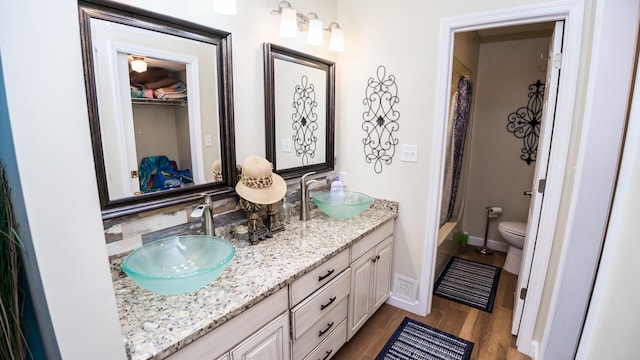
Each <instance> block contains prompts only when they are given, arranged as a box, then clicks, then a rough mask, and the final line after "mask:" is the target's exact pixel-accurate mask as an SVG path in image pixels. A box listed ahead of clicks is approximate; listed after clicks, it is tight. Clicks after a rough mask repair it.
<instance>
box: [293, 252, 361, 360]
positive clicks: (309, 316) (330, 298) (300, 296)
mask: <svg viewBox="0 0 640 360" xmlns="http://www.w3.org/2000/svg"><path fill="white" fill-rule="evenodd" d="M350 287H351V270H350V269H349V250H348V249H347V250H344V251H342V252H341V253H340V254H338V255H336V256H334V257H333V258H331V259H329V260H328V261H327V262H325V263H323V264H322V265H320V266H319V267H317V268H316V269H314V270H312V271H311V272H309V273H308V274H306V275H305V276H303V277H302V278H300V279H298V280H296V281H294V282H293V283H292V284H291V286H290V296H291V305H292V308H291V340H292V359H296V360H299V359H307V358H311V356H313V357H314V359H315V357H317V358H318V359H329V358H331V356H333V354H335V353H336V352H337V351H338V349H339V348H340V347H341V346H342V345H343V344H344V343H345V342H346V341H347V332H346V322H347V307H348V302H349V288H350ZM317 354H322V355H321V356H316V355H317Z"/></svg>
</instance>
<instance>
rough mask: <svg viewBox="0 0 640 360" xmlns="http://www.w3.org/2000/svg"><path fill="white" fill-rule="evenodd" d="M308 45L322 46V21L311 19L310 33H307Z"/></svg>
mask: <svg viewBox="0 0 640 360" xmlns="http://www.w3.org/2000/svg"><path fill="white" fill-rule="evenodd" d="M307 44H309V45H322V20H320V19H318V18H315V19H309V31H308V32H307Z"/></svg>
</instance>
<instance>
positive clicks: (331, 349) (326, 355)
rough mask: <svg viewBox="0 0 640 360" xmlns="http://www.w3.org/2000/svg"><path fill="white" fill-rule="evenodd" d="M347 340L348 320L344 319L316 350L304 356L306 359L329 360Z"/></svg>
mask: <svg viewBox="0 0 640 360" xmlns="http://www.w3.org/2000/svg"><path fill="white" fill-rule="evenodd" d="M346 341H347V322H346V321H343V322H342V323H341V324H340V326H338V328H337V329H336V331H334V332H333V333H331V335H330V336H329V337H328V338H327V339H326V340H325V341H323V342H322V343H321V344H320V345H318V347H317V348H315V350H313V351H312V352H311V353H310V354H309V356H307V357H306V358H304V360H328V359H331V358H332V357H333V356H334V355H335V354H336V352H338V350H339V349H340V348H341V347H342V345H344V343H345V342H346Z"/></svg>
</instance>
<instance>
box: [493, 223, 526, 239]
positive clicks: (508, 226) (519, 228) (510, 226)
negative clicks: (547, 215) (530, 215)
mask: <svg viewBox="0 0 640 360" xmlns="http://www.w3.org/2000/svg"><path fill="white" fill-rule="evenodd" d="M498 228H499V229H502V231H504V232H507V233H510V234H513V235H516V236H522V237H524V236H525V233H526V231H527V223H523V222H518V221H503V222H501V223H500V224H498Z"/></svg>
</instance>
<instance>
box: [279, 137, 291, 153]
mask: <svg viewBox="0 0 640 360" xmlns="http://www.w3.org/2000/svg"><path fill="white" fill-rule="evenodd" d="M280 150H281V151H282V152H286V153H290V152H291V139H282V140H281V141H280Z"/></svg>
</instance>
